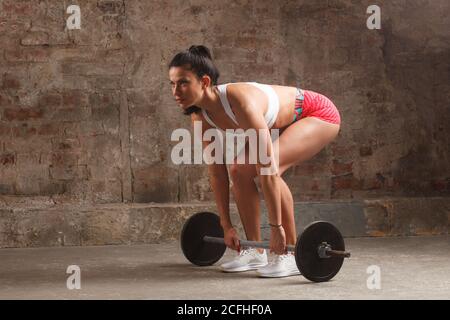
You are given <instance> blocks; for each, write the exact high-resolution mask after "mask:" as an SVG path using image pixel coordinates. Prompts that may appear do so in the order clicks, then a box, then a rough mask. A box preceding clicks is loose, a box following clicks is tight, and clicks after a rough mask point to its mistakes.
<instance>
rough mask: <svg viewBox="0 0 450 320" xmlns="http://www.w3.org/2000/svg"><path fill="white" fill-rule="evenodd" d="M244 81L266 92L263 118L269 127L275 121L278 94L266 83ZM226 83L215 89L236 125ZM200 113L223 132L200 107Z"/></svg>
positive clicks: (278, 103) (278, 107) (278, 106)
mask: <svg viewBox="0 0 450 320" xmlns="http://www.w3.org/2000/svg"><path fill="white" fill-rule="evenodd" d="M246 83H248V84H252V85H254V86H255V87H257V88H259V89H261V90H262V91H264V92H265V93H266V94H267V97H268V99H269V106H268V108H267V112H266V114H265V115H264V118H265V120H266V123H267V127H268V128H269V129H270V128H271V127H272V126H273V124H274V123H275V120H277V116H278V111H279V110H280V102H279V100H278V96H277V94H276V92H275V90H273V88H272V87H271V86H269V85H267V84H260V83H257V82H246ZM227 85H228V83H226V84H221V85H218V86H217V89H218V90H219V98H220V101H221V102H222V106H223V108H224V109H225V113H226V114H227V115H228V116H229V117H230V118H231V120H233V122H234V123H236V125H238V123H237V121H236V117H235V115H234V113H233V111H232V110H231V106H230V103H229V102H228V98H227ZM202 114H203V116H204V117H205V119H206V121H207V122H208V123H209V124H210V125H212V126H213V127H215V128H217V129H219V130H220V131H222V132H224V131H223V130H222V129H220V128H219V127H217V126H216V124H215V123H214V122H213V121H212V120H211V118H210V117H209V116H208V114H207V113H206V111H205V110H204V109H202Z"/></svg>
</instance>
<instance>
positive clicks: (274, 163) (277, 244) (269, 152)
mask: <svg viewBox="0 0 450 320" xmlns="http://www.w3.org/2000/svg"><path fill="white" fill-rule="evenodd" d="M229 100H230V103H232V104H233V106H234V107H235V108H234V113H235V115H236V120H237V122H238V123H239V124H240V126H241V127H242V128H243V129H244V130H248V129H252V130H256V137H257V139H256V140H257V141H256V143H257V146H258V147H257V150H256V151H257V154H256V159H257V163H256V169H257V174H258V176H259V179H260V182H261V188H262V191H263V194H264V199H265V203H266V206H267V210H268V214H269V224H271V250H272V251H273V252H274V253H277V254H282V253H284V252H285V247H286V237H285V235H284V229H283V227H282V226H281V193H280V190H281V189H280V181H279V178H280V177H279V175H278V159H277V154H276V153H275V152H274V150H273V144H272V139H271V137H270V130H269V128H268V127H267V124H266V121H265V119H264V116H263V114H262V112H261V109H259V108H257V106H255V105H254V103H253V102H252V99H251V98H250V97H248V96H247V95H246V94H245V93H242V92H238V91H237V89H235V90H234V91H231V92H230V91H229ZM253 147H255V146H253ZM260 148H262V149H261V151H266V152H260V150H259V149H260ZM250 149H251V148H250ZM253 149H254V150H255V149H256V148H253ZM269 159H270V161H267V160H269Z"/></svg>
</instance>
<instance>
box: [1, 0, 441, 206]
mask: <svg viewBox="0 0 450 320" xmlns="http://www.w3.org/2000/svg"><path fill="white" fill-rule="evenodd" d="M71 4H76V5H79V7H80V9H81V29H80V30H68V29H67V28H66V20H67V18H68V17H69V16H70V14H67V13H66V9H67V7H68V6H69V5H71ZM371 4H372V3H371V2H369V1H362V2H358V3H356V2H353V1H352V2H349V1H344V0H342V1H339V0H333V1H314V2H311V1H265V0H263V1H261V0H260V1H256V0H252V1H250V0H240V1H238V0H235V1H191V2H186V1H143V0H142V1H137V0H125V1H105V0H99V1H94V0H84V1H37V0H23V1H15V0H0V44H1V45H0V194H3V195H25V196H38V195H50V196H53V197H55V199H57V198H58V199H59V198H60V199H68V200H72V201H87V202H93V203H109V202H122V201H133V202H189V201H204V200H212V199H213V196H212V193H211V190H210V188H209V184H208V178H207V175H206V168H205V166H198V165H195V166H176V165H174V164H172V163H171V161H170V151H171V147H172V146H173V145H174V143H173V142H171V141H170V134H171V132H172V131H173V130H174V129H175V128H179V127H185V128H189V119H188V118H186V117H185V116H183V115H181V114H180V112H179V110H178V108H177V106H176V105H175V103H174V102H173V99H172V97H171V94H170V87H169V85H168V78H167V64H168V62H169V61H170V59H171V58H172V56H173V55H174V54H175V53H176V52H177V51H179V50H181V49H185V48H187V47H189V46H190V45H191V44H205V45H207V46H208V47H210V48H211V49H212V51H213V55H214V56H215V58H216V63H217V65H218V67H219V69H220V71H221V74H222V76H221V79H220V81H221V82H222V83H223V82H234V81H258V82H261V83H274V84H284V85H298V86H301V87H303V88H306V89H310V90H314V91H318V92H321V93H324V94H325V95H327V96H329V97H330V98H331V99H332V100H333V101H334V102H335V103H336V105H337V106H338V108H339V110H340V112H341V116H342V121H343V124H342V129H341V132H340V135H339V137H338V139H337V140H336V141H334V142H333V143H332V144H331V145H330V146H328V147H327V148H326V149H325V150H323V151H322V152H321V153H320V154H318V155H317V156H316V157H315V158H314V159H313V160H311V161H308V162H307V163H304V164H302V165H299V166H297V167H295V168H292V169H291V170H289V171H288V172H287V173H286V175H285V179H286V181H287V182H288V184H289V185H290V186H291V188H292V192H293V194H294V198H295V199H296V200H307V199H309V200H311V199H312V200H314V199H325V200H326V199H331V198H336V199H340V198H345V199H347V198H371V197H383V196H405V195H407V196H438V195H448V194H449V193H450V180H449V179H450V172H449V171H450V165H449V163H450V161H449V159H448V155H449V146H450V143H449V137H450V126H449V123H450V119H449V118H450V112H449V97H450V82H449V81H448V80H449V79H448V70H449V67H450V61H449V50H450V45H449V39H450V32H449V30H450V28H449V27H450V26H449V20H448V19H447V16H448V14H449V11H450V4H449V3H448V1H444V0H433V1H431V0H428V1H395V4H394V3H392V1H379V2H378V3H377V4H378V5H379V6H380V7H381V9H382V28H381V30H369V29H367V27H366V19H367V17H368V16H369V15H368V14H367V13H366V9H367V7H368V6H369V5H371Z"/></svg>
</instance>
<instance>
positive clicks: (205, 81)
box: [201, 75, 211, 89]
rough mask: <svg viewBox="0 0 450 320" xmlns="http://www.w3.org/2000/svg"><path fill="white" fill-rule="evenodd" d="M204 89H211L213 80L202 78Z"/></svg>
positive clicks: (205, 76) (207, 77)
mask: <svg viewBox="0 0 450 320" xmlns="http://www.w3.org/2000/svg"><path fill="white" fill-rule="evenodd" d="M201 81H202V88H203V89H206V88H207V87H211V78H210V77H209V76H207V75H204V76H203V77H202V80H201Z"/></svg>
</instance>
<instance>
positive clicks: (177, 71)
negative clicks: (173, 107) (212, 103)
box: [169, 67, 203, 110]
mask: <svg viewBox="0 0 450 320" xmlns="http://www.w3.org/2000/svg"><path fill="white" fill-rule="evenodd" d="M169 79H170V85H171V86H172V95H173V96H174V98H175V101H176V102H177V103H178V104H179V105H180V107H181V108H182V109H183V110H186V109H187V108H189V107H190V106H193V105H195V104H196V102H197V101H199V100H200V99H201V98H202V95H203V88H202V82H201V81H200V80H199V79H198V77H197V76H196V75H195V74H194V73H193V72H192V71H189V70H186V69H184V68H182V67H172V68H170V69H169Z"/></svg>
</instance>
